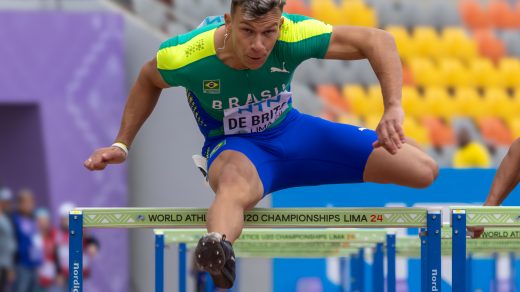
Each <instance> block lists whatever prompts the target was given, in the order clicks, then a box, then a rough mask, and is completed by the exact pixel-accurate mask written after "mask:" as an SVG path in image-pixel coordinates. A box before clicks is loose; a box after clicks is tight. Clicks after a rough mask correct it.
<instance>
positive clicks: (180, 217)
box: [69, 208, 441, 292]
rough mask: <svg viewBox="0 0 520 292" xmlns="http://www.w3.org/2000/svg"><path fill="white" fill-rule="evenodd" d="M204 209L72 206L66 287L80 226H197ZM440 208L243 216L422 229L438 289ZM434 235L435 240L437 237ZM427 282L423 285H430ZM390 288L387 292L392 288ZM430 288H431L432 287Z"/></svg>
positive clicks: (307, 224) (79, 248)
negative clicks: (426, 232) (424, 232)
mask: <svg viewBox="0 0 520 292" xmlns="http://www.w3.org/2000/svg"><path fill="white" fill-rule="evenodd" d="M206 213H207V209H200V208H77V209H75V210H73V211H71V212H70V214H69V218H70V221H69V222H70V223H69V234H70V240H69V267H70V271H71V273H70V275H69V283H70V289H69V291H73V292H82V291H83V277H82V273H81V271H82V270H83V262H82V261H83V259H82V255H83V228H200V227H205V224H206ZM440 221H441V220H440V211H439V210H431V211H429V210H428V209H427V208H295V209H289V208H270V209H254V210H252V211H249V212H246V213H245V214H244V227H251V228H260V227H265V228H292V227H295V228H331V227H338V228H390V227H393V228H413V227H428V230H429V231H428V270H429V273H435V275H437V274H438V275H439V277H433V278H432V279H434V280H433V281H432V282H431V283H430V284H431V286H432V287H434V286H435V289H437V291H440V268H441V267H440V229H441V222H440ZM437 237H438V238H437ZM430 284H429V285H430ZM392 288H393V289H395V287H390V289H389V291H388V292H392V291H395V290H392ZM432 289H433V288H432Z"/></svg>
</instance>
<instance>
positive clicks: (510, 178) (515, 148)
mask: <svg viewBox="0 0 520 292" xmlns="http://www.w3.org/2000/svg"><path fill="white" fill-rule="evenodd" d="M518 183H520V138H518V139H516V140H515V141H514V142H513V144H511V147H509V150H508V151H507V154H506V156H505V157H504V159H502V162H501V163H500V166H499V167H498V169H497V173H496V174H495V178H494V179H493V183H492V184H491V189H490V190H489V194H488V197H487V199H486V201H485V202H484V206H500V205H502V202H503V201H504V200H505V199H506V198H507V196H508V195H509V194H510V193H511V192H512V191H513V190H514V189H515V187H516V186H517V185H518ZM468 229H469V230H471V231H473V232H474V236H475V237H480V235H482V232H484V228H482V227H471V228H468Z"/></svg>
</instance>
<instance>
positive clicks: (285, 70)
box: [271, 62, 291, 73]
mask: <svg viewBox="0 0 520 292" xmlns="http://www.w3.org/2000/svg"><path fill="white" fill-rule="evenodd" d="M274 72H279V73H291V72H289V71H287V69H285V62H283V63H282V69H280V68H276V67H271V73H274Z"/></svg>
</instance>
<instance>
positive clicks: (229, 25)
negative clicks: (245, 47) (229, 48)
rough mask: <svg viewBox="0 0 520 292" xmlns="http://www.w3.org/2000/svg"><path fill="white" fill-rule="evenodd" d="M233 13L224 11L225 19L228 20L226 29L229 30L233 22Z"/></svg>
mask: <svg viewBox="0 0 520 292" xmlns="http://www.w3.org/2000/svg"><path fill="white" fill-rule="evenodd" d="M232 20H233V19H232V18H231V15H230V14H229V13H224V21H225V22H226V31H229V30H230V28H231V22H232Z"/></svg>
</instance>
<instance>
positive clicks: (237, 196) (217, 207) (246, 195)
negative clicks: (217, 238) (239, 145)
mask: <svg viewBox="0 0 520 292" xmlns="http://www.w3.org/2000/svg"><path fill="white" fill-rule="evenodd" d="M209 183H210V185H211V188H212V189H213V191H214V192H215V194H216V197H215V200H214V201H213V204H212V205H211V207H210V208H209V211H208V218H207V222H208V223H207V227H208V232H217V233H220V234H225V235H226V240H228V241H230V242H234V241H235V239H237V238H238V237H239V236H240V233H241V232H242V228H243V226H244V211H247V210H249V209H252V208H254V206H255V205H256V204H257V203H258V202H259V201H260V200H261V199H262V194H263V186H262V182H261V180H260V177H259V176H258V173H257V171H256V168H255V167H254V165H253V164H252V163H251V161H250V160H249V159H248V158H247V157H246V156H245V155H243V154H242V153H240V152H236V151H231V150H226V151H223V152H222V153H220V155H219V156H218V157H217V158H216V159H215V161H213V163H212V164H211V168H210V169H209Z"/></svg>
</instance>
